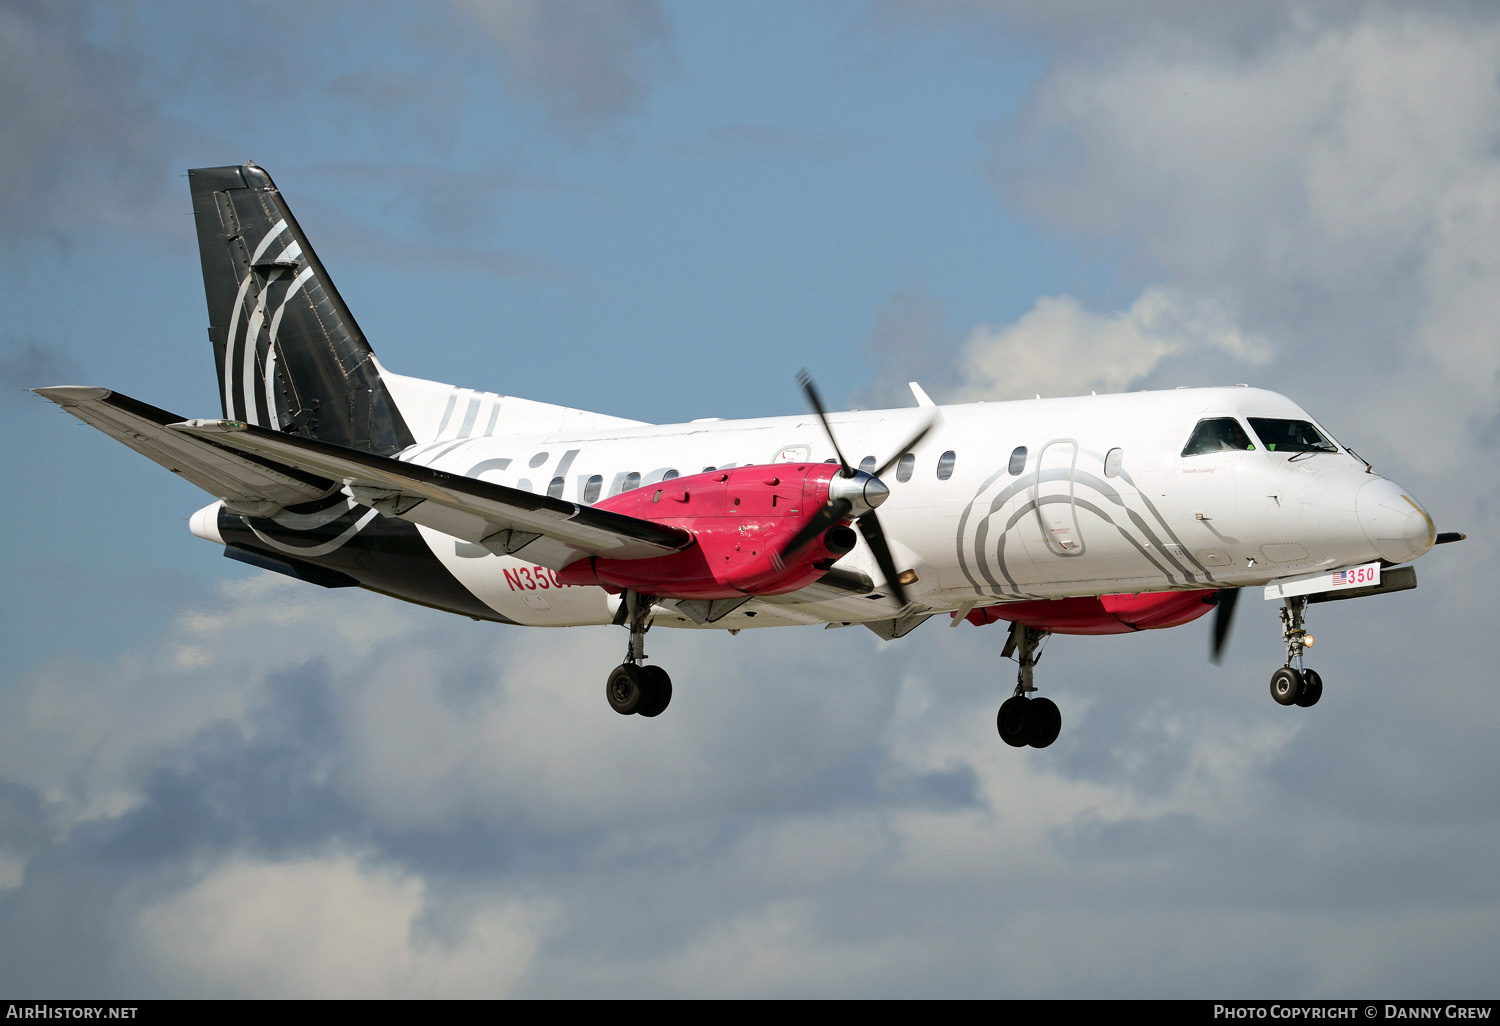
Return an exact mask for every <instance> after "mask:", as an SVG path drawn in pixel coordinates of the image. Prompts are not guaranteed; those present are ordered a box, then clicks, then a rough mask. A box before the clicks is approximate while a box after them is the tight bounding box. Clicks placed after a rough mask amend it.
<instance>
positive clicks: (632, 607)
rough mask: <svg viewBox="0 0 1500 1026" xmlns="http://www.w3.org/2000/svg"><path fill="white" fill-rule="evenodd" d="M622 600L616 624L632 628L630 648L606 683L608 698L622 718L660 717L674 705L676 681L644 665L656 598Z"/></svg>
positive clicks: (630, 595)
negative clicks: (633, 715)
mask: <svg viewBox="0 0 1500 1026" xmlns="http://www.w3.org/2000/svg"><path fill="white" fill-rule="evenodd" d="M621 598H622V599H623V601H622V602H621V603H620V613H619V615H618V616H617V617H616V618H615V622H616V623H617V624H624V625H625V626H627V627H629V629H630V644H629V647H627V648H626V650H625V661H624V662H623V663H621V664H620V665H619V666H616V667H615V668H614V669H613V670H611V671H610V674H609V679H608V680H607V681H605V683H604V697H605V698H606V699H608V701H609V707H610V708H611V709H613V710H614V711H615V712H617V713H619V714H620V715H621V716H629V715H631V714H632V713H633V714H636V715H639V716H660V715H661V714H662V713H663V712H665V711H666V708H667V704H668V703H669V702H671V701H672V678H671V677H669V676H668V675H667V671H666V670H663V669H662V668H661V667H660V666H646V665H644V662H645V659H646V632H647V631H648V630H650V629H651V621H650V616H651V603H652V596H650V595H639V594H637V593H636V592H633V591H627V592H625V593H624V594H623V595H622V596H621Z"/></svg>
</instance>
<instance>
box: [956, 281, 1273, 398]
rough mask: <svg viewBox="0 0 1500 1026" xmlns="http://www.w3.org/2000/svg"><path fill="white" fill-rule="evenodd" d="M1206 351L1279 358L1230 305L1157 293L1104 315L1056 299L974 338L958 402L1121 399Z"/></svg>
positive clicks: (1251, 359)
mask: <svg viewBox="0 0 1500 1026" xmlns="http://www.w3.org/2000/svg"><path fill="white" fill-rule="evenodd" d="M1205 350H1217V351H1220V352H1223V353H1226V354H1229V355H1230V356H1233V357H1234V358H1236V359H1237V360H1239V361H1242V362H1246V363H1264V362H1266V361H1267V360H1268V359H1269V358H1270V352H1271V350H1270V345H1269V343H1268V342H1267V341H1266V340H1264V339H1261V338H1259V337H1257V336H1254V335H1251V334H1247V333H1246V332H1244V331H1242V330H1241V329H1240V328H1239V327H1238V326H1237V325H1236V324H1235V322H1234V318H1233V316H1232V314H1231V311H1230V310H1229V308H1228V306H1227V305H1226V304H1225V303H1224V302H1222V301H1218V300H1213V299H1192V298H1189V297H1187V296H1185V295H1183V294H1181V293H1180V292H1177V291H1175V290H1170V289H1163V288H1149V289H1147V290H1146V291H1145V292H1143V293H1141V295H1140V297H1139V298H1138V299H1136V301H1135V302H1134V303H1132V304H1131V306H1130V307H1129V309H1127V310H1122V311H1120V312H1118V313H1114V314H1098V313H1092V312H1090V311H1088V310H1085V309H1084V308H1083V307H1082V305H1081V304H1080V303H1079V302H1078V301H1077V300H1076V299H1074V298H1073V297H1071V296H1048V297H1043V298H1041V299H1039V300H1037V302H1036V305H1035V306H1034V307H1032V309H1031V310H1030V311H1028V312H1027V313H1026V314H1025V315H1023V316H1022V317H1021V318H1020V319H1019V320H1018V321H1016V322H1015V323H1014V324H1011V325H1007V326H1005V327H1002V328H992V327H989V326H981V327H978V328H975V329H974V330H973V331H972V332H971V333H970V334H969V337H968V338H967V339H966V340H965V342H964V344H963V349H962V351H961V353H960V355H959V367H960V376H961V378H962V380H963V384H962V385H961V386H960V387H959V389H958V392H957V395H956V398H957V399H958V400H960V401H973V400H979V399H1002V398H1010V399H1013V398H1025V397H1027V396H1029V395H1031V394H1036V393H1040V394H1042V395H1048V396H1057V395H1076V394H1079V393H1081V392H1085V391H1088V390H1090V389H1097V390H1102V391H1107V392H1119V391H1122V390H1124V389H1126V388H1128V387H1129V386H1130V385H1132V384H1134V383H1136V382H1138V381H1140V380H1141V379H1142V378H1145V377H1146V376H1147V375H1149V374H1151V373H1152V372H1153V371H1154V370H1156V369H1157V367H1158V366H1160V365H1161V363H1162V361H1164V360H1166V359H1167V358H1168V357H1171V356H1177V355H1181V354H1185V353H1190V352H1194V351H1200V352H1201V351H1205Z"/></svg>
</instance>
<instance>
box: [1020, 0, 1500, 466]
mask: <svg viewBox="0 0 1500 1026" xmlns="http://www.w3.org/2000/svg"><path fill="white" fill-rule="evenodd" d="M1290 10H1291V12H1292V13H1291V14H1290V15H1289V16H1287V17H1285V18H1282V19H1278V20H1276V21H1274V22H1273V24H1274V25H1276V29H1275V30H1274V31H1270V32H1266V31H1264V29H1262V30H1261V31H1260V32H1258V33H1249V32H1247V31H1241V30H1236V29H1233V27H1232V26H1231V27H1230V28H1228V29H1226V30H1225V31H1218V32H1202V33H1193V32H1188V31H1183V30H1181V28H1179V29H1178V30H1175V31H1158V32H1133V33H1127V34H1126V36H1125V40H1124V43H1125V45H1121V46H1118V47H1115V48H1114V49H1112V50H1110V51H1109V52H1107V53H1100V52H1098V51H1096V50H1093V49H1091V48H1086V47H1079V48H1078V49H1068V48H1066V47H1065V48H1064V49H1063V50H1062V52H1061V53H1060V55H1059V60H1058V61H1057V63H1056V65H1055V66H1054V68H1053V69H1052V70H1051V71H1050V72H1049V73H1048V74H1047V75H1046V76H1045V77H1044V79H1043V80H1042V82H1041V83H1040V84H1039V86H1038V88H1037V90H1036V94H1035V100H1034V103H1033V104H1032V106H1031V107H1030V109H1029V110H1028V111H1027V113H1026V115H1025V116H1024V118H1023V119H1022V124H1021V129H1020V132H1019V134H1018V135H1017V136H1016V137H1014V138H1007V139H1005V140H1004V142H1002V143H999V144H997V150H996V155H997V158H996V159H997V168H998V169H999V172H1000V174H1001V177H1002V180H1003V181H1004V182H1005V183H1006V185H1007V188H1008V189H1009V190H1011V193H1012V195H1014V196H1015V197H1016V198H1017V199H1018V200H1019V201H1020V202H1022V203H1023V204H1024V205H1025V206H1026V207H1028V208H1029V209H1031V210H1033V211H1036V212H1038V213H1040V214H1042V215H1043V216H1045V217H1046V218H1047V219H1048V220H1049V221H1051V222H1052V223H1054V224H1057V225H1061V226H1066V227H1068V228H1071V229H1073V230H1076V231H1079V232H1085V233H1090V234H1097V235H1109V236H1113V237H1120V238H1128V239H1129V240H1130V242H1129V248H1130V251H1131V252H1132V253H1133V254H1134V257H1135V259H1136V260H1137V261H1139V262H1140V263H1141V264H1142V265H1143V266H1145V267H1148V268H1149V269H1150V273H1152V274H1154V275H1156V276H1160V277H1163V278H1164V279H1165V280H1167V281H1170V282H1173V283H1175V284H1176V285H1177V286H1178V287H1181V288H1184V289H1187V290H1191V291H1203V292H1208V293H1211V294H1226V295H1230V296H1233V297H1235V298H1236V300H1237V301H1238V302H1239V304H1240V306H1241V308H1242V309H1244V310H1245V311H1246V312H1247V314H1248V315H1249V316H1250V318H1251V319H1250V323H1251V324H1253V325H1255V326H1256V327H1257V328H1258V329H1259V330H1262V331H1269V332H1270V333H1272V334H1274V335H1276V336H1277V337H1278V339H1284V340H1285V342H1286V345H1285V347H1284V353H1285V354H1286V355H1288V356H1291V355H1292V354H1295V358H1296V368H1297V371H1298V373H1299V374H1300V375H1305V374H1307V373H1308V372H1312V373H1313V374H1316V375H1318V376H1319V377H1321V378H1323V379H1325V380H1339V381H1341V382H1342V383H1345V384H1346V386H1353V387H1346V388H1345V389H1344V390H1343V395H1344V396H1346V397H1347V396H1355V395H1368V394H1369V393H1368V391H1367V390H1368V389H1370V388H1375V387H1380V386H1382V385H1385V386H1386V387H1387V388H1388V387H1389V383H1390V382H1392V381H1393V380H1395V381H1399V382H1400V388H1399V389H1397V390H1396V392H1397V394H1396V395H1394V396H1391V397H1390V398H1391V400H1392V401H1393V402H1394V403H1396V404H1397V406H1398V409H1399V412H1400V413H1401V414H1403V415H1404V416H1407V417H1411V418H1415V419H1419V420H1423V419H1426V420H1438V421H1442V422H1446V423H1447V424H1448V425H1450V429H1451V430H1453V431H1454V432H1455V433H1458V432H1461V431H1462V427H1463V426H1465V422H1466V421H1467V422H1469V423H1472V421H1473V420H1474V419H1476V418H1481V417H1487V416H1488V415H1489V413H1490V411H1491V410H1492V408H1493V402H1492V398H1491V396H1492V395H1493V390H1494V388H1495V386H1496V383H1497V380H1500V379H1497V374H1500V346H1497V345H1496V344H1495V329H1494V325H1495V324H1496V323H1497V316H1500V306H1497V304H1500V299H1497V298H1496V297H1497V296H1500V256H1497V255H1496V249H1495V246H1494V239H1495V238H1496V236H1497V231H1500V220H1497V219H1500V156H1497V153H1500V127H1497V126H1500V79H1497V76H1496V74H1495V68H1496V67H1497V65H1500V23H1497V22H1496V20H1495V19H1494V18H1493V17H1490V16H1481V15H1476V14H1475V11H1476V10H1478V9H1468V8H1462V7H1457V8H1451V9H1448V8H1445V9H1442V10H1434V9H1432V8H1429V7H1422V8H1420V9H1418V8H1415V7H1410V6H1406V5H1398V4H1378V3H1371V4H1351V5H1342V6H1340V7H1338V8H1337V9H1336V10H1332V11H1329V12H1326V14H1325V13H1321V8H1318V9H1308V8H1292V9H1290ZM1222 27H1223V26H1221V28H1222ZM1252 43H1253V45H1251V44H1252ZM1354 352H1357V353H1359V354H1360V356H1361V359H1359V360H1350V359H1349V354H1350V353H1354ZM1335 375H1336V376H1337V377H1336V378H1335V377H1334V376H1335ZM1333 402H1334V403H1335V404H1336V405H1335V409H1336V411H1337V413H1336V416H1337V417H1338V418H1339V419H1340V420H1343V421H1344V422H1345V423H1348V422H1350V421H1355V422H1357V423H1360V424H1361V425H1364V424H1365V423H1367V422H1369V424H1370V426H1372V427H1374V426H1376V425H1375V423H1374V422H1373V421H1372V418H1377V417H1378V418H1381V419H1384V420H1386V421H1387V422H1389V421H1390V417H1389V413H1390V408H1389V407H1386V408H1385V409H1384V411H1383V412H1379V413H1377V412H1376V411H1375V410H1373V409H1371V408H1370V407H1369V405H1368V404H1361V403H1356V402H1349V401H1348V400H1347V399H1345V398H1340V397H1338V396H1335V397H1334V399H1333ZM1416 437H1417V436H1415V435H1412V436H1409V437H1407V438H1405V439H1403V438H1400V437H1392V438H1391V442H1392V444H1393V445H1398V446H1401V448H1402V456H1403V457H1405V458H1407V459H1410V460H1413V461H1416V460H1419V459H1420V460H1431V459H1437V460H1440V461H1442V462H1443V463H1445V464H1447V465H1452V463H1453V461H1455V460H1457V459H1459V458H1461V457H1459V456H1458V455H1457V453H1456V451H1454V450H1449V451H1448V452H1446V453H1434V452H1432V450H1431V448H1430V447H1428V446H1425V445H1423V444H1421V443H1419V442H1417V441H1416ZM1419 448H1420V449H1421V450H1423V451H1420V452H1419V451H1418V450H1419Z"/></svg>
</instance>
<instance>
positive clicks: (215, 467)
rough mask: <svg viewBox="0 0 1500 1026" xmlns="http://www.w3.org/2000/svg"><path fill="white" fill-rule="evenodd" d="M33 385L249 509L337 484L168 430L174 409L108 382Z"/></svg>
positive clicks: (292, 501)
mask: <svg viewBox="0 0 1500 1026" xmlns="http://www.w3.org/2000/svg"><path fill="white" fill-rule="evenodd" d="M35 391H36V393H37V394H38V395H40V396H42V397H43V398H45V399H50V400H52V401H53V402H54V403H56V404H57V405H59V406H61V407H62V408H63V409H64V410H65V411H67V412H68V413H71V414H72V415H73V416H75V417H77V418H78V419H79V420H81V421H83V422H84V423H85V424H88V425H89V426H90V427H95V428H98V429H99V430H100V431H103V432H104V433H105V434H106V435H109V437H111V438H113V439H115V440H116V441H117V442H123V443H124V444H125V445H128V446H130V448H132V449H134V450H135V451H136V452H138V453H140V454H141V455H142V456H145V457H146V458H147V459H149V460H153V461H154V462H156V463H159V464H161V465H162V466H164V467H166V468H167V469H168V470H170V471H171V472H172V473H174V474H178V475H180V476H182V477H184V478H186V479H187V480H189V481H191V482H192V483H193V484H195V485H197V486H198V487H199V488H202V489H203V490H204V491H205V492H208V493H209V494H210V495H215V496H217V497H219V498H220V499H222V500H224V502H225V503H226V504H228V505H229V506H231V507H234V508H236V509H238V510H241V511H243V512H246V513H249V514H255V513H256V512H258V511H259V510H260V509H262V508H264V509H270V508H279V507H281V506H290V505H293V504H295V503H299V502H307V501H309V500H310V499H316V498H319V497H320V496H323V495H327V494H328V493H329V492H330V491H332V490H333V489H334V488H336V487H337V485H336V484H335V483H334V482H333V481H330V480H328V479H327V478H325V477H321V476H318V475H315V474H309V473H307V472H305V471H302V470H298V469H296V468H295V467H291V466H286V465H284V464H280V463H273V462H270V461H267V460H265V459H263V458H261V457H259V456H255V455H251V454H248V453H243V452H238V451H236V450H234V449H226V448H224V447H222V446H218V445H214V444H212V443H207V442H204V441H202V440H201V439H198V438H193V437H190V436H188V435H184V434H182V433H181V432H180V431H173V430H171V428H170V427H169V425H171V424H175V423H177V422H178V421H180V420H182V418H181V417H179V416H177V415H176V414H175V413H168V412H167V411H166V410H162V409H158V408H157V407H155V406H150V405H148V404H146V403H143V402H140V401H138V400H136V399H132V398H130V397H129V396H127V395H121V394H120V393H118V392H111V391H110V390H109V389H107V388H89V387H86V386H82V385H60V386H56V387H53V388H38V389H35Z"/></svg>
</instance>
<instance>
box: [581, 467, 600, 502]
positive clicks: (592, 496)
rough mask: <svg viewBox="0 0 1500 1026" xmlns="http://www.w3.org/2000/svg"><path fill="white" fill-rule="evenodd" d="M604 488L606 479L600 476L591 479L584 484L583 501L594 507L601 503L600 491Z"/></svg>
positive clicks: (596, 475)
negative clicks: (595, 504)
mask: <svg viewBox="0 0 1500 1026" xmlns="http://www.w3.org/2000/svg"><path fill="white" fill-rule="evenodd" d="M603 487H604V478H603V477H601V476H600V475H598V474H595V475H594V476H593V477H591V478H589V479H588V480H587V481H585V482H584V484H583V501H584V502H585V503H587V504H588V505H590V506H592V505H593V504H594V503H596V502H598V501H599V489H601V488H603Z"/></svg>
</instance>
